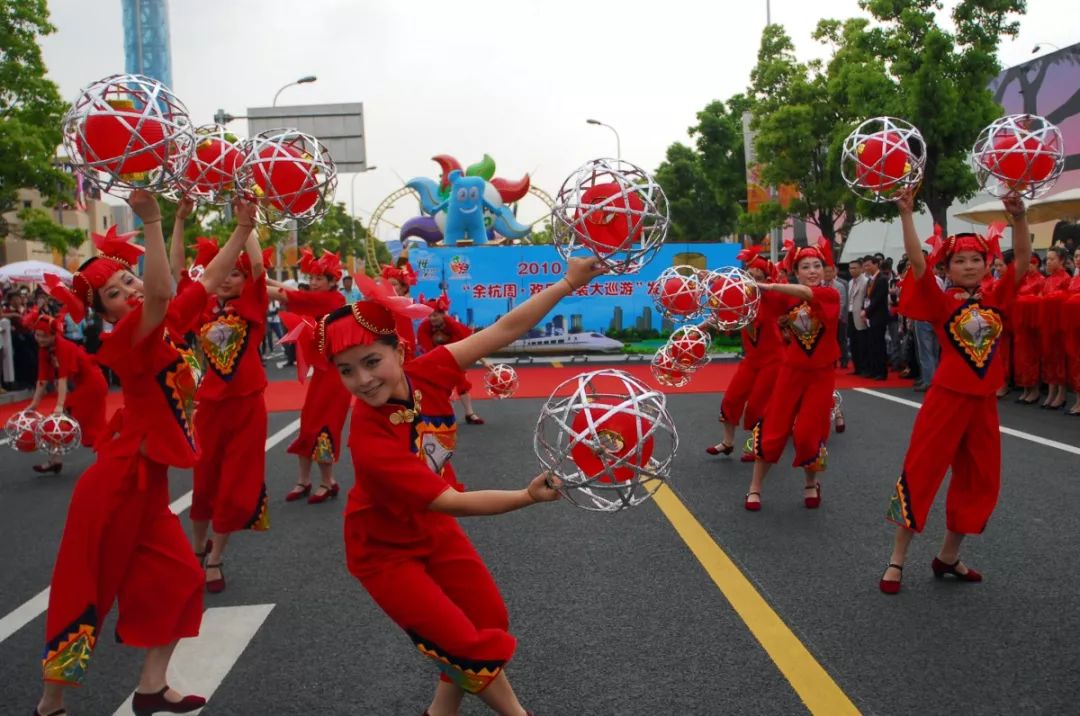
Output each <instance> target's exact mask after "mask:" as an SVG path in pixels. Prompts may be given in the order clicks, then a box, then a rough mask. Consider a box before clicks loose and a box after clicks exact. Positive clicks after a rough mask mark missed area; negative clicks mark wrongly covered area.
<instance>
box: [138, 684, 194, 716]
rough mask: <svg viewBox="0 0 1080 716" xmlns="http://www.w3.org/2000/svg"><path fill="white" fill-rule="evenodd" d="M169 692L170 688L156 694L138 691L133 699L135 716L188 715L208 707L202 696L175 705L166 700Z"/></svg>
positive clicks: (182, 700)
mask: <svg viewBox="0 0 1080 716" xmlns="http://www.w3.org/2000/svg"><path fill="white" fill-rule="evenodd" d="M168 690H169V687H168V686H166V687H165V688H164V689H162V690H161V691H158V692H157V693H155V694H140V693H139V692H138V691H136V692H135V696H133V697H132V699H131V710H132V711H134V712H135V716H153V715H154V714H156V713H161V712H164V713H169V714H186V713H191V712H192V711H197V710H199V709H201V708H202V707H203V706H206V699H204V698H203V697H202V696H185V697H184V698H182V699H180V700H179V701H177V702H175V703H174V702H172V701H169V700H168V699H166V698H165V692H166V691H168Z"/></svg>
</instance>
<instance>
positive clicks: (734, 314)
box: [710, 279, 748, 323]
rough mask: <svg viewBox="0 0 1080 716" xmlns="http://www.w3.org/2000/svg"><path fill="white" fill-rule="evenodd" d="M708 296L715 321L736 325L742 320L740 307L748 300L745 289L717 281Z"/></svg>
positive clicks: (735, 284)
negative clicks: (709, 296)
mask: <svg viewBox="0 0 1080 716" xmlns="http://www.w3.org/2000/svg"><path fill="white" fill-rule="evenodd" d="M725 284H726V285H725ZM710 295H711V300H710V307H711V308H712V309H713V312H714V313H715V316H716V320H718V321H721V322H723V323H736V322H738V321H739V320H741V319H742V317H743V313H742V307H743V306H745V305H746V303H747V300H748V297H747V295H746V289H745V288H744V287H743V286H742V285H740V284H738V283H732V282H730V281H725V280H724V279H717V280H716V281H714V282H713V284H712V286H711V288H710Z"/></svg>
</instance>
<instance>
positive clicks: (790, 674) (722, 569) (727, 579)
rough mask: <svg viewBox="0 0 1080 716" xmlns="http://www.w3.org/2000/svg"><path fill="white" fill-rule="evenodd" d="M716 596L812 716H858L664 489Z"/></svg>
mask: <svg viewBox="0 0 1080 716" xmlns="http://www.w3.org/2000/svg"><path fill="white" fill-rule="evenodd" d="M653 499H654V500H656V504H657V506H658V507H659V508H660V511H661V512H663V513H664V516H665V517H667V519H668V521H669V522H671V524H672V526H674V527H675V531H676V532H678V533H679V536H680V537H682V539H683V541H684V542H685V543H686V546H687V547H689V548H690V551H691V552H693V553H694V556H695V557H697V559H698V561H699V562H700V563H701V566H702V567H704V568H705V571H706V572H707V573H708V575H709V577H711V578H712V580H713V582H715V583H716V586H717V587H719V588H720V592H721V593H722V594H723V595H724V597H725V598H726V599H727V600H728V602H730V603H731V606H732V607H733V608H734V609H735V612H736V613H737V614H738V615H739V617H740V618H742V620H743V621H744V622H745V623H746V626H747V627H749V629H750V633H751V634H753V635H754V638H755V639H757V640H758V643H760V644H761V646H762V647H763V648H764V649H765V651H766V653H768V655H769V657H770V658H771V659H772V660H773V662H774V663H775V664H776V666H777V667H778V668H779V669H780V673H782V674H783V675H784V678H786V679H787V680H788V682H789V683H790V684H791V686H792V688H794V689H795V693H797V694H798V695H799V698H800V699H802V701H803V703H804V704H806V708H807V709H809V710H810V713H813V714H829V716H836V715H837V714H858V713H859V710H858V709H857V708H855V704H853V703H852V702H851V699H849V698H848V697H847V694H845V693H844V692H843V691H842V690H841V689H840V687H839V686H837V684H836V682H835V681H833V679H832V677H831V676H829V673H828V672H827V671H825V669H824V667H822V666H821V664H819V663H818V662H817V660H816V659H815V658H814V656H813V655H812V654H811V653H810V652H809V650H807V648H806V647H805V646H803V643H802V642H801V641H799V639H798V637H796V636H795V634H793V633H792V631H791V629H789V628H788V626H787V624H785V623H784V621H783V620H782V619H781V618H780V616H779V615H778V614H777V613H776V612H774V611H773V610H772V607H770V606H769V603H768V602H766V601H765V598H764V597H762V596H761V595H760V594H759V593H758V592H757V590H756V589H754V586H753V585H752V584H750V581H749V580H748V579H747V578H746V577H745V576H744V575H743V573H742V572H741V571H740V570H739V568H738V567H737V566H736V565H735V563H734V562H732V561H731V558H730V557H728V556H727V554H726V553H725V552H724V550H722V549H721V548H720V546H719V545H718V544H716V542H715V541H714V540H713V538H712V537H711V536H710V535H709V533H708V532H707V531H706V530H705V528H704V527H702V526H701V523H700V522H698V521H697V519H695V518H694V515H693V514H691V513H690V510H688V509H686V505H684V504H683V503H682V500H680V499H679V498H678V496H677V495H676V494H675V492H674V491H673V490H672V489H671V488H669V487H667V486H666V485H665V486H663V487H661V488H660V490H659V491H657V493H656V494H655V495H654V496H653Z"/></svg>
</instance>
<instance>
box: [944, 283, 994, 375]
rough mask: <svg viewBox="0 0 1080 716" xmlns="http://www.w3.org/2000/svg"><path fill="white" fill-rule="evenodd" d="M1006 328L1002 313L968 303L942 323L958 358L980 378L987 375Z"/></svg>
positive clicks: (974, 302)
mask: <svg viewBox="0 0 1080 716" xmlns="http://www.w3.org/2000/svg"><path fill="white" fill-rule="evenodd" d="M1004 329H1005V324H1004V321H1003V320H1002V316H1001V314H1000V313H999V312H998V311H997V310H995V309H993V308H986V307H985V306H981V305H979V303H978V302H977V301H973V300H972V301H968V302H967V303H965V304H963V305H961V306H960V307H959V308H958V309H957V310H956V313H954V314H953V315H952V316H951V317H950V318H949V320H948V322H947V323H946V324H945V335H946V336H948V337H949V342H950V343H952V344H953V346H954V347H955V348H956V350H957V352H958V353H959V354H960V357H961V358H963V359H964V362H965V363H967V364H968V367H969V368H971V369H972V370H973V371H975V374H976V375H978V376H979V377H980V378H982V377H985V376H986V372H987V371H988V370H989V369H990V361H991V360H993V357H994V353H995V352H996V351H997V346H998V341H999V339H1000V338H1001V334H1002V331H1004Z"/></svg>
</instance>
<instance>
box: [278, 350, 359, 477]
mask: <svg viewBox="0 0 1080 716" xmlns="http://www.w3.org/2000/svg"><path fill="white" fill-rule="evenodd" d="M351 404H352V394H350V393H349V391H347V390H346V389H345V386H344V385H343V384H342V383H341V378H339V377H338V374H337V371H336V370H333V369H326V370H316V371H315V373H314V375H312V376H311V382H310V383H308V389H307V395H305V396H304V407H303V408H302V409H301V410H300V433H299V435H297V436H296V440H293V441H292V444H291V445H289V449H288V450H287V452H290V453H292V454H293V455H299V456H301V457H309V458H311V459H312V460H314V461H315V462H321V463H324V464H327V465H330V464H333V463H335V462H337V461H338V457H340V455H341V429H342V428H343V427H345V418H346V417H347V416H348V414H349V406H350V405H351Z"/></svg>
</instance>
